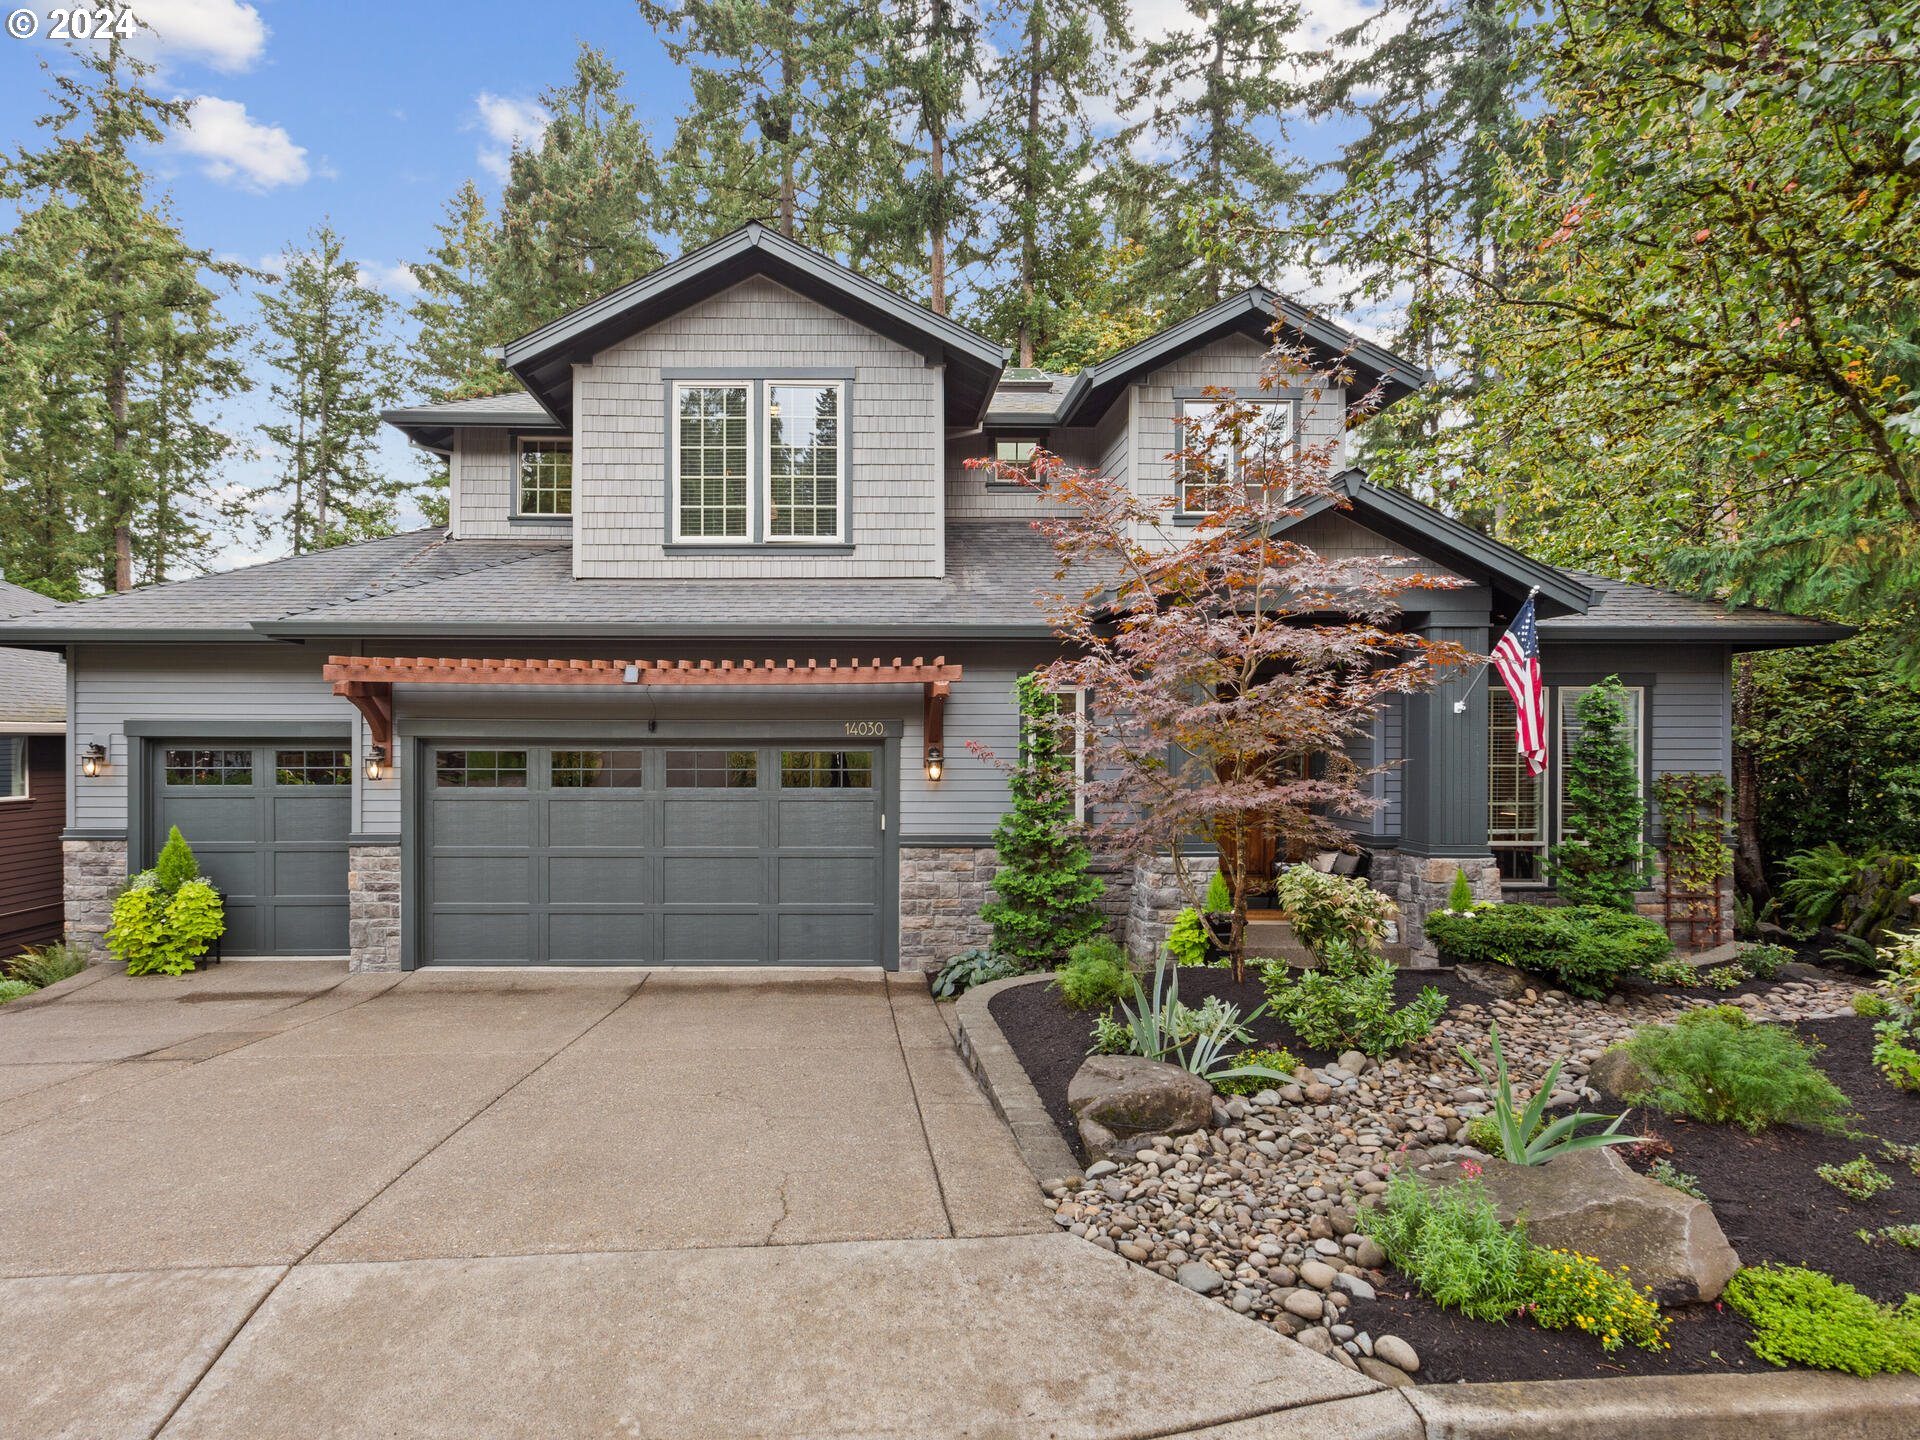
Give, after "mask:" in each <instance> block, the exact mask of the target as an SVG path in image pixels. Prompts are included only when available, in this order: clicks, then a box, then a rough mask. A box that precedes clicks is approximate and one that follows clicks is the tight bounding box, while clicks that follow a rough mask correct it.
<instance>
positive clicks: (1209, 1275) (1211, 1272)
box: [1174, 1260, 1227, 1295]
mask: <svg viewBox="0 0 1920 1440" xmlns="http://www.w3.org/2000/svg"><path fill="white" fill-rule="evenodd" d="M1174 1278H1175V1279H1176V1280H1178V1281H1179V1282H1180V1283H1181V1284H1182V1285H1184V1286H1186V1287H1187V1289H1189V1290H1197V1291H1199V1293H1200V1294H1202V1295H1211V1294H1213V1292H1214V1291H1216V1290H1218V1289H1219V1288H1220V1287H1221V1286H1222V1285H1225V1284H1226V1283H1227V1279H1226V1276H1224V1275H1222V1274H1221V1273H1220V1272H1219V1271H1218V1270H1216V1269H1214V1268H1213V1267H1212V1266H1211V1265H1202V1264H1201V1263H1200V1262H1199V1261H1198V1260H1189V1261H1188V1262H1187V1263H1186V1264H1184V1265H1182V1266H1181V1267H1180V1269H1179V1270H1178V1272H1176V1274H1175V1276H1174Z"/></svg>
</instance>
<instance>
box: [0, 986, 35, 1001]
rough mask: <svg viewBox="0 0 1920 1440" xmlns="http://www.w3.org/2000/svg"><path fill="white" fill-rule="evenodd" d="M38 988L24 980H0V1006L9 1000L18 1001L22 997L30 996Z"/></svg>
mask: <svg viewBox="0 0 1920 1440" xmlns="http://www.w3.org/2000/svg"><path fill="white" fill-rule="evenodd" d="M39 988H40V987H39V986H37V985H29V984H28V983H27V982H26V981H24V980H0V1005H4V1004H6V1003H7V1002H8V1001H9V1000H18V999H19V998H20V997H21V996H22V995H31V994H33V992H34V991H35V990H37V989H39Z"/></svg>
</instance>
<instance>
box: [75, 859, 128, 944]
mask: <svg viewBox="0 0 1920 1440" xmlns="http://www.w3.org/2000/svg"><path fill="white" fill-rule="evenodd" d="M60 861H61V870H62V874H61V888H62V890H63V892H64V896H65V902H66V937H67V944H69V945H72V946H74V947H75V948H76V949H79V950H82V951H84V952H86V956H87V963H88V964H89V965H101V964H105V963H106V961H107V960H108V959H109V958H110V957H109V956H108V954H107V926H108V924H110V923H111V922H112V919H113V902H114V898H115V897H116V896H118V895H119V893H120V891H121V889H122V887H124V886H125V885H126V883H127V842H126V841H124V840H62V841H61V842H60Z"/></svg>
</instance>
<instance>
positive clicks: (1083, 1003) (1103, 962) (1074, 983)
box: [1053, 935, 1133, 1010]
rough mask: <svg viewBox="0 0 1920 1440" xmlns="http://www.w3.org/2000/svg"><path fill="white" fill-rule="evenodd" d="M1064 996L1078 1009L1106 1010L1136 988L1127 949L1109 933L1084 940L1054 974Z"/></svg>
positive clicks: (1063, 998) (1058, 988)
mask: <svg viewBox="0 0 1920 1440" xmlns="http://www.w3.org/2000/svg"><path fill="white" fill-rule="evenodd" d="M1053 984H1054V988H1055V989H1057V990H1058V991H1059V992H1060V998H1061V999H1062V1000H1064V1001H1066V1002H1067V1004H1069V1005H1071V1006H1072V1007H1073V1008H1074V1009H1076V1010H1105V1009H1107V1008H1108V1007H1109V1006H1111V1005H1112V1004H1113V1003H1114V1002H1115V1001H1116V1000H1118V999H1120V998H1121V997H1122V996H1123V995H1125V994H1127V993H1128V992H1129V991H1130V990H1131V989H1132V988H1133V972H1132V971H1131V970H1129V969H1128V968H1127V956H1126V952H1125V951H1124V950H1122V949H1121V948H1120V946H1119V945H1118V944H1117V943H1116V942H1115V941H1113V940H1111V939H1109V938H1108V937H1107V936H1105V935H1096V936H1094V937H1093V938H1092V939H1090V940H1082V941H1081V942H1080V943H1079V944H1078V945H1076V946H1074V947H1073V952H1072V953H1071V954H1070V955H1068V957H1067V963H1066V964H1064V965H1062V966H1061V967H1060V969H1059V971H1058V972H1057V973H1056V974H1055V975H1054V977H1053Z"/></svg>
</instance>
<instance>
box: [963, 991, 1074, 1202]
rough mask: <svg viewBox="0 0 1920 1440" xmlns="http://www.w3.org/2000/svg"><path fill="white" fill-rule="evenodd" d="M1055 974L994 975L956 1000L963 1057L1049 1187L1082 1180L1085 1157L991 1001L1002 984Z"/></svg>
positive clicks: (1035, 1172)
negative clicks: (1050, 1110)
mask: <svg viewBox="0 0 1920 1440" xmlns="http://www.w3.org/2000/svg"><path fill="white" fill-rule="evenodd" d="M1052 979H1053V976H1051V975H1015V976H1013V977H1012V978H1011V979H1007V980H993V981H989V982H988V983H987V984H985V985H976V986H974V988H973V989H971V990H969V991H967V992H966V993H965V994H964V995H962V996H961V997H960V998H959V999H958V1000H956V1001H954V1006H953V1008H954V1043H955V1044H956V1045H958V1046H959V1047H960V1057H961V1058H962V1059H963V1060H965V1061H966V1062H967V1068H968V1069H969V1070H971V1071H973V1073H974V1075H975V1076H976V1077H977V1078H978V1079H979V1081H980V1085H981V1088H982V1089H984V1090H985V1091H986V1092H987V1099H988V1100H990V1101H992V1103H993V1108H994V1110H995V1112H996V1113H998V1115H999V1116H1000V1118H1001V1119H1002V1120H1004V1121H1006V1123H1007V1128H1008V1129H1009V1130H1011V1131H1012V1132H1013V1142H1014V1144H1015V1145H1017V1146H1018V1147H1019V1149H1020V1158H1021V1159H1022V1160H1024V1161H1026V1162H1027V1169H1028V1170H1030V1171H1032V1172H1033V1180H1034V1183H1035V1184H1036V1185H1038V1186H1039V1187H1040V1188H1041V1190H1043V1191H1047V1190H1052V1189H1055V1188H1056V1187H1058V1186H1061V1185H1077V1184H1079V1183H1080V1180H1081V1178H1082V1175H1081V1170H1080V1162H1079V1161H1078V1160H1076V1159H1074V1157H1073V1151H1072V1150H1070V1149H1068V1148H1067V1142H1066V1141H1065V1140H1063V1139H1061V1138H1060V1132H1059V1130H1058V1129H1056V1128H1055V1127H1054V1123H1053V1119H1052V1117H1051V1116H1049V1115H1048V1114H1047V1107H1046V1106H1044V1105H1042V1104H1041V1103H1040V1092H1039V1091H1037V1090H1035V1089H1034V1088H1033V1082H1032V1081H1031V1080H1029V1079H1027V1072H1026V1070H1025V1069H1024V1068H1023V1067H1022V1066H1021V1064H1020V1057H1019V1056H1017V1055H1015V1054H1014V1053H1013V1047H1012V1046H1011V1045H1009V1044H1008V1043H1007V1037H1006V1036H1005V1035H1003V1034H1001V1033H1000V1027H999V1026H998V1025H996V1024H995V1023H994V1020H993V1016H992V1015H991V1014H990V1013H988V1010H987V1006H988V1005H990V1004H991V1003H992V1002H993V997H994V996H996V995H998V994H999V993H1000V992H1001V991H1002V990H1011V989H1012V988H1013V987H1014V986H1016V985H1039V984H1044V983H1046V982H1047V981H1050V980H1052Z"/></svg>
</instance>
